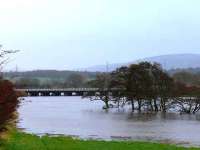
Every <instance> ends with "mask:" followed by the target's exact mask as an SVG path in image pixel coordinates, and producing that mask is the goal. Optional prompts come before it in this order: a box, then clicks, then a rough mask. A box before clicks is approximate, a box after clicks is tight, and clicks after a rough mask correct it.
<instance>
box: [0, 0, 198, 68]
mask: <svg viewBox="0 0 200 150" xmlns="http://www.w3.org/2000/svg"><path fill="white" fill-rule="evenodd" d="M199 8H200V1H199V0H165V1H161V0H0V43H1V44H2V45H3V46H4V48H7V49H20V50H21V51H20V52H19V53H18V54H17V55H14V56H12V57H11V59H10V63H9V65H8V66H7V69H14V68H15V67H16V65H17V66H18V68H19V69H20V70H31V69H59V70H60V69H74V68H84V67H88V66H93V65H98V64H105V63H106V62H109V63H120V62H129V61H133V60H135V59H138V58H144V57H149V56H155V55H163V54H172V53H200V9H199Z"/></svg>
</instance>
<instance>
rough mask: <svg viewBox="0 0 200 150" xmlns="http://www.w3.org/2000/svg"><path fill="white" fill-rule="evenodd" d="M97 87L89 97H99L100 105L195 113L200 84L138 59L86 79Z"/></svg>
mask: <svg viewBox="0 0 200 150" xmlns="http://www.w3.org/2000/svg"><path fill="white" fill-rule="evenodd" d="M89 84H90V85H91V86H92V87H97V88H99V89H100V91H103V92H99V93H96V95H95V96H86V97H90V99H91V100H102V101H103V102H104V103H105V106H104V108H105V109H108V108H110V107H118V108H119V107H124V106H126V105H130V106H131V109H132V111H138V112H141V111H154V112H158V111H161V112H167V111H179V112H184V113H196V112H198V111H199V110H200V88H199V87H198V86H193V85H187V84H184V83H181V82H179V81H176V80H174V78H172V77H171V76H170V75H169V74H168V73H167V72H166V71H164V70H163V69H162V67H161V65H160V64H157V63H153V64H152V63H149V62H141V63H139V64H132V65H130V66H128V67H126V66H123V67H120V68H118V69H116V70H115V71H113V72H111V73H102V74H100V75H97V77H96V79H95V80H92V81H90V83H89Z"/></svg>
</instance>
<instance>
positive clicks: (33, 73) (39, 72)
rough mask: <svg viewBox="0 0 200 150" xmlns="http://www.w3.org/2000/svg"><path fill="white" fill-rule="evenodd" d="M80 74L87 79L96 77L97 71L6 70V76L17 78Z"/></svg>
mask: <svg viewBox="0 0 200 150" xmlns="http://www.w3.org/2000/svg"><path fill="white" fill-rule="evenodd" d="M73 74H80V75H82V76H84V77H85V78H87V79H94V78H95V77H96V73H95V72H87V71H57V70H34V71H24V72H4V77H6V78H8V79H11V80H15V79H18V78H35V79H41V80H65V79H67V78H68V77H69V76H70V75H73Z"/></svg>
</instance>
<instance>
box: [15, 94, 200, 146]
mask: <svg viewBox="0 0 200 150" xmlns="http://www.w3.org/2000/svg"><path fill="white" fill-rule="evenodd" d="M103 106H104V104H103V103H102V102H101V101H92V102H91V101H90V100H88V99H81V97H26V98H25V99H24V100H23V101H22V103H21V104H20V107H19V108H18V113H19V119H18V123H17V127H18V128H20V129H22V130H23V131H25V132H27V133H34V134H37V135H44V134H50V135H66V136H75V137H76V136H77V137H80V138H86V139H90V138H92V139H103V140H145V141H159V142H160V141H161V142H165V143H173V144H179V145H184V146H191V145H193V146H200V115H180V114H178V113H167V114H161V113H140V114H139V113H131V110H130V108H129V107H127V108H124V109H122V108H121V109H118V108H113V109H110V110H109V111H105V110H103V109H102V107H103Z"/></svg>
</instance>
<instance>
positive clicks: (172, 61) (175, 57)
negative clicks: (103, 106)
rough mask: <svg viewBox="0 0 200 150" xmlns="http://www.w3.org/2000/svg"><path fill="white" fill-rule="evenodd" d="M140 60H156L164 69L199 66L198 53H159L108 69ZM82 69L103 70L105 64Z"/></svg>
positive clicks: (112, 67)
mask: <svg viewBox="0 0 200 150" xmlns="http://www.w3.org/2000/svg"><path fill="white" fill-rule="evenodd" d="M141 61H149V62H157V63H160V64H161V65H162V66H163V68H164V69H166V70H171V69H177V68H179V69H184V68H200V54H171V55H161V56H155V57H149V58H144V59H139V60H135V61H132V62H127V63H122V64H110V65H109V71H112V70H115V69H116V68H118V67H120V66H123V65H129V64H132V63H138V62H141ZM83 70H87V71H93V72H95V71H105V70H106V65H98V66H92V67H89V68H85V69H83Z"/></svg>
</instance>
